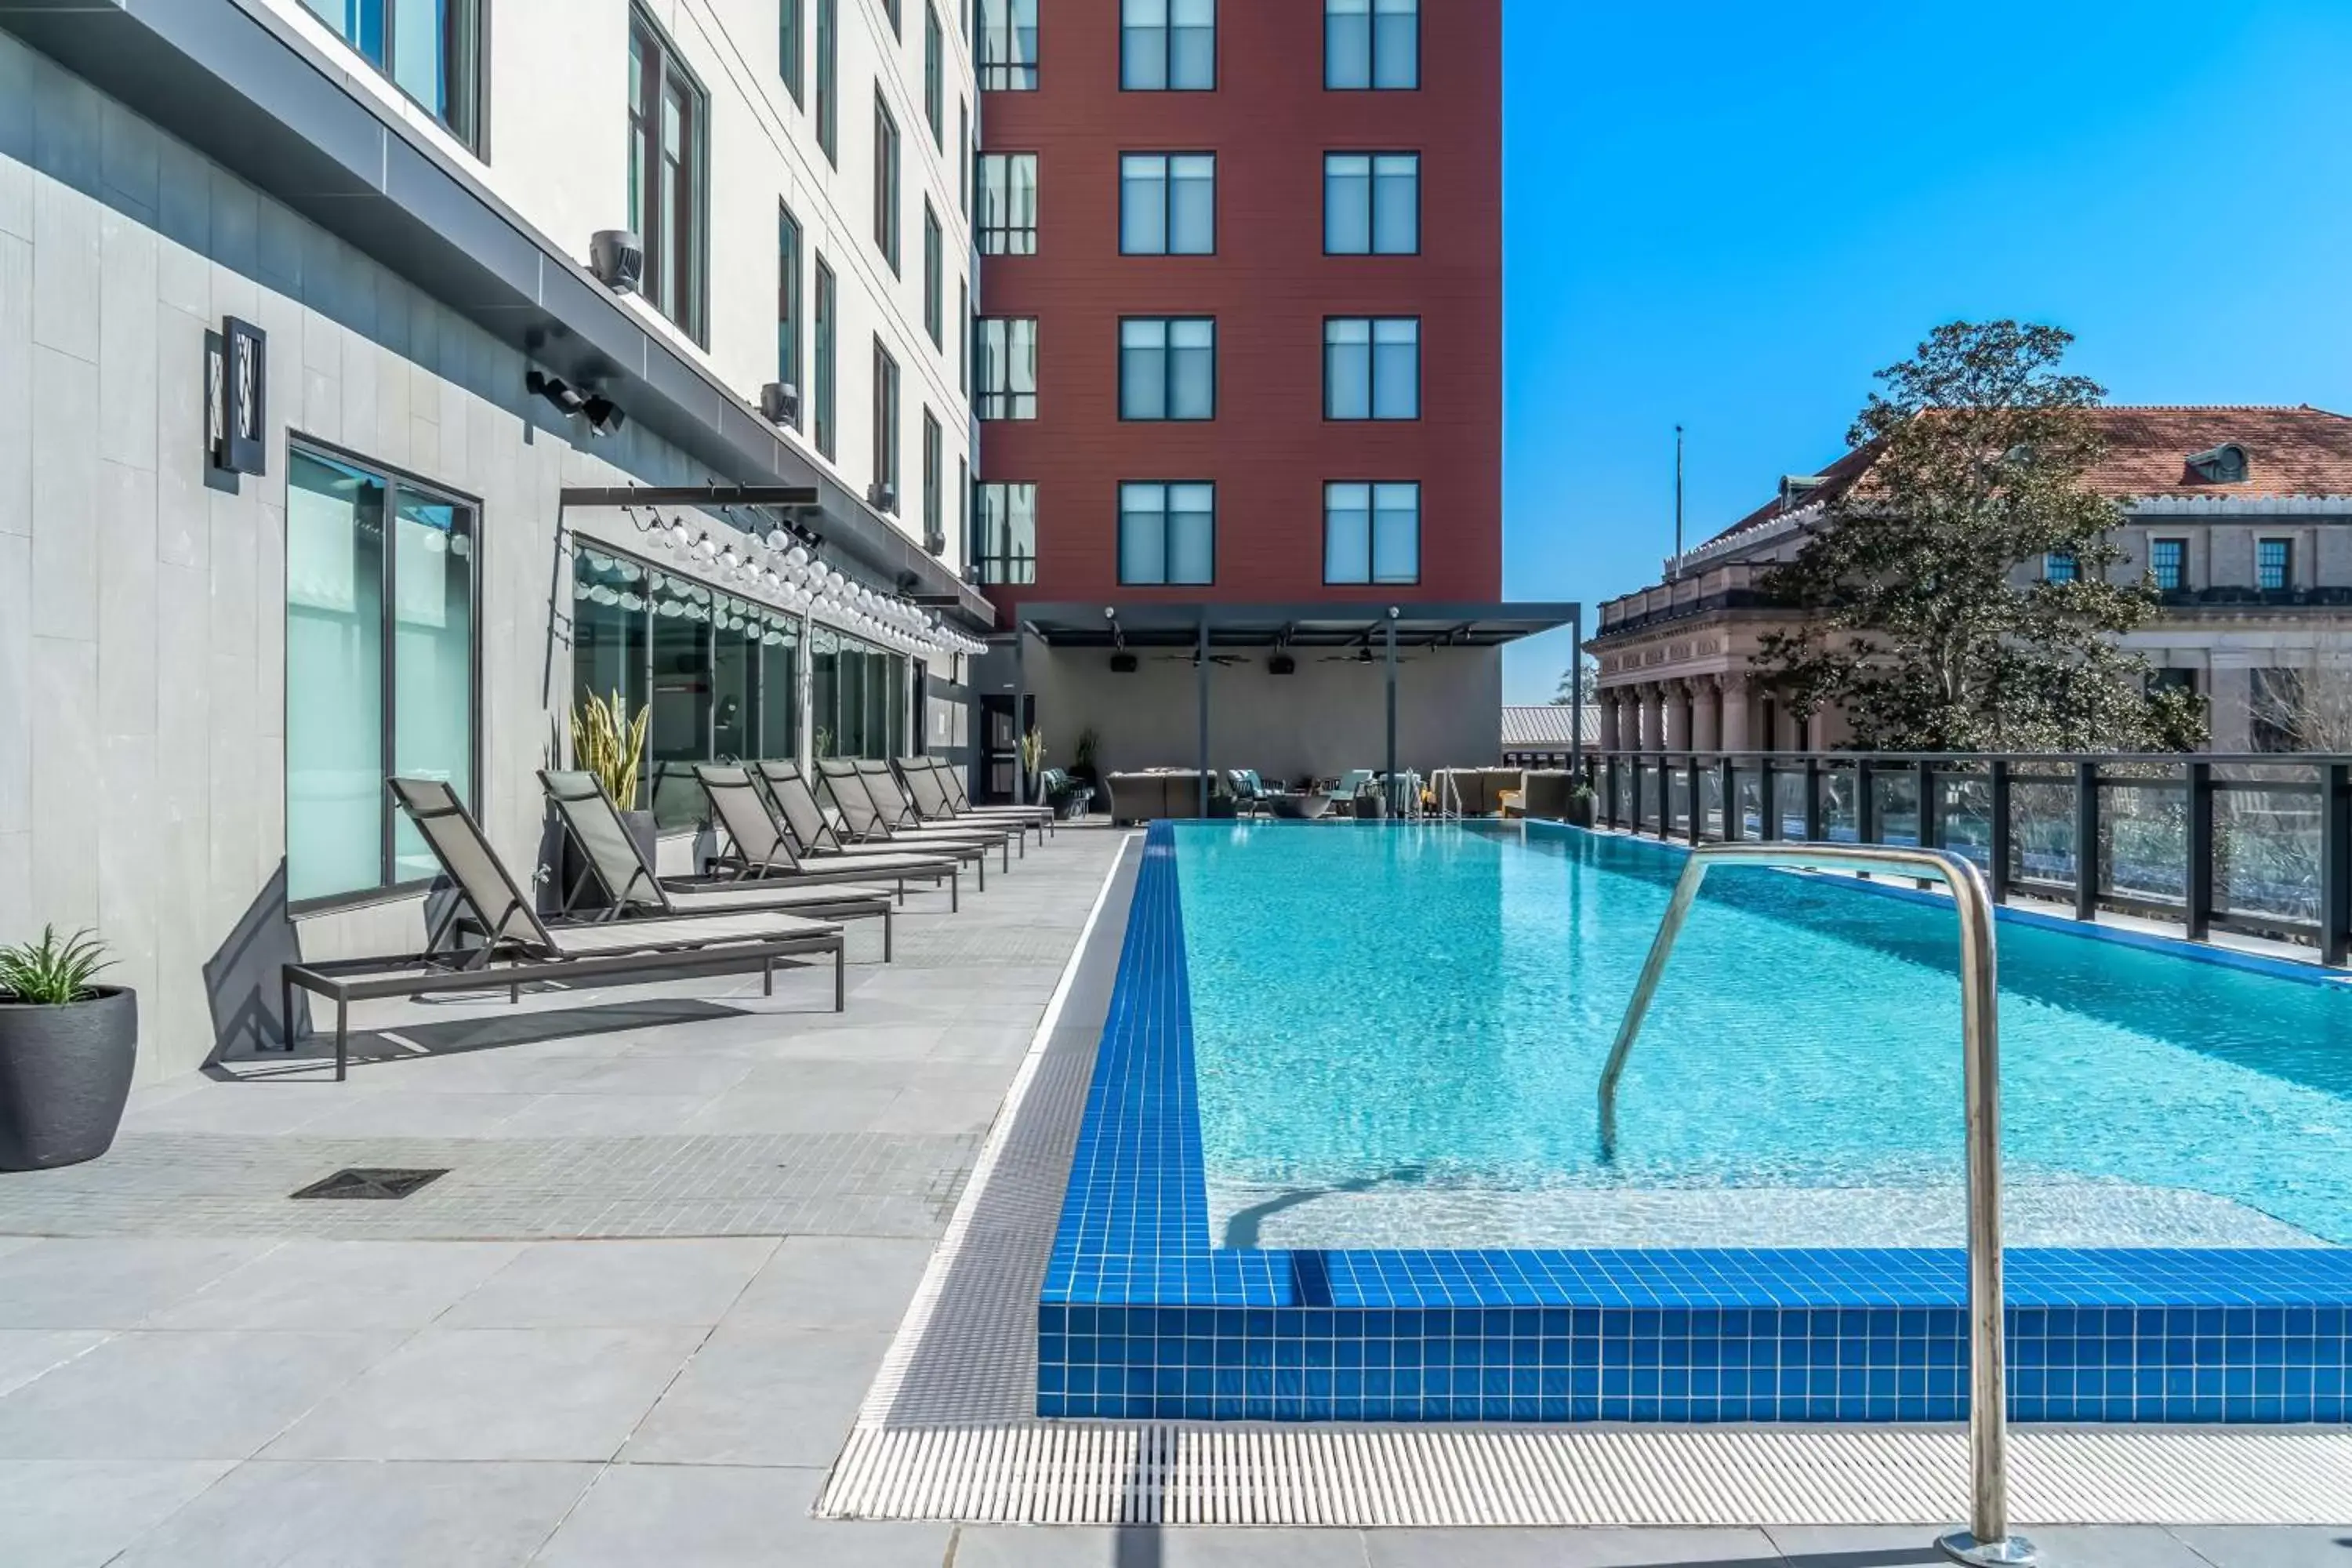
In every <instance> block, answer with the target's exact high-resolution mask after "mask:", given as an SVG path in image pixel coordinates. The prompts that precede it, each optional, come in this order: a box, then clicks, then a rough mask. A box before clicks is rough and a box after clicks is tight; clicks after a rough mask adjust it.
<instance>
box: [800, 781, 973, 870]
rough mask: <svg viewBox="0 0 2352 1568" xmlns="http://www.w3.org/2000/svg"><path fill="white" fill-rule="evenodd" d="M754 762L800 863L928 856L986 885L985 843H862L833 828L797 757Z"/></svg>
mask: <svg viewBox="0 0 2352 1568" xmlns="http://www.w3.org/2000/svg"><path fill="white" fill-rule="evenodd" d="M754 767H755V768H756V770H757V772H758V774H759V779H760V783H761V786H762V787H764V788H765V789H766V790H767V792H768V798H769V800H771V801H772V802H773V803H774V804H775V807H776V812H777V816H778V817H779V818H780V819H781V820H782V825H783V830H784V832H785V833H786V834H788V835H789V836H790V837H791V839H792V847H793V848H794V849H795V850H797V851H798V852H799V853H800V854H801V855H802V856H803V857H804V860H803V864H806V863H807V862H808V861H815V862H818V863H820V864H822V863H825V862H833V863H835V864H840V865H844V866H849V865H865V864H866V863H868V862H870V861H873V860H876V859H882V858H888V857H890V856H894V855H897V856H903V855H908V854H914V855H924V856H931V857H934V858H940V859H943V860H947V861H950V862H951V863H954V864H957V865H967V866H971V867H973V868H976V869H977V870H978V871H979V873H980V890H981V891H982V892H983V893H984V892H986V891H988V849H989V847H988V846H987V845H985V844H974V843H969V842H965V841H962V840H944V839H934V840H932V841H931V842H929V843H927V844H922V845H919V846H916V845H906V844H892V843H887V842H884V843H861V842H857V841H856V840H854V839H850V838H845V837H843V836H842V835H841V834H840V833H838V832H836V831H835V828H834V825H833V822H832V819H831V818H830V817H828V816H826V815H825V810H824V806H823V805H820V804H819V803H818V801H817V798H816V792H815V791H814V789H811V788H810V787H809V782H808V780H806V779H805V778H803V777H802V776H801V769H800V764H799V763H755V764H754ZM868 809H871V808H870V806H869V808H868Z"/></svg>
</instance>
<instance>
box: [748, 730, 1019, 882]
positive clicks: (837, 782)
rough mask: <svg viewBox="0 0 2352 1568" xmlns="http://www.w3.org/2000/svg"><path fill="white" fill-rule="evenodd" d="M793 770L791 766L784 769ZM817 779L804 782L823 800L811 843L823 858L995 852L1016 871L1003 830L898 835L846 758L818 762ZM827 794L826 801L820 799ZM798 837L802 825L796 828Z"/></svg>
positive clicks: (914, 831)
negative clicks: (916, 851) (863, 850)
mask: <svg viewBox="0 0 2352 1568" xmlns="http://www.w3.org/2000/svg"><path fill="white" fill-rule="evenodd" d="M791 765H792V764H790V763H784V764H782V766H786V767H789V766H791ZM816 768H817V776H816V779H815V780H814V783H811V782H809V781H807V780H803V787H805V788H806V789H807V790H808V791H809V797H810V798H811V799H812V800H816V799H819V798H822V800H823V801H824V804H825V805H829V806H830V807H831V809H830V810H825V809H824V807H822V806H821V807H820V808H819V811H818V822H819V827H818V830H817V834H816V837H815V838H814V840H813V841H812V842H814V844H815V845H816V846H817V847H818V848H819V850H820V852H825V851H830V850H834V849H855V848H858V847H868V848H870V847H875V846H877V845H884V844H887V845H891V846H894V847H898V848H899V849H901V850H906V849H912V848H915V847H936V848H939V849H941V850H950V849H954V850H962V849H975V848H976V849H978V850H979V851H980V852H981V853H982V855H983V856H985V855H986V854H987V852H988V851H989V850H991V849H993V850H996V851H998V852H999V853H1000V854H1002V855H1003V858H1004V869H1006V870H1008V871H1009V870H1011V869H1012V868H1013V842H1012V836H1011V835H1010V834H1009V833H1007V832H1006V831H1004V830H1003V829H1002V828H972V829H969V830H967V829H964V828H961V827H959V828H955V829H952V830H950V829H946V828H939V829H931V828H917V829H910V830H908V831H906V832H903V833H900V832H894V831H893V830H892V829H891V826H890V824H889V822H888V820H887V818H886V817H885V816H883V812H882V807H881V806H879V805H876V804H875V800H874V795H873V793H872V792H871V791H870V790H868V789H867V788H866V783H865V780H864V779H863V777H862V776H861V775H860V774H859V773H858V772H857V766H856V763H852V762H850V761H848V760H847V759H845V758H842V757H823V758H820V759H818V762H817V764H816ZM819 790H822V791H823V792H824V795H822V797H820V796H819V795H818V794H817V792H818V791H819ZM792 826H793V831H794V832H795V833H797V832H798V831H799V829H800V824H799V823H798V822H794V823H793V825H792Z"/></svg>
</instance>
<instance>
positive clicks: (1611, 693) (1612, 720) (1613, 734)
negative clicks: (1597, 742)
mask: <svg viewBox="0 0 2352 1568" xmlns="http://www.w3.org/2000/svg"><path fill="white" fill-rule="evenodd" d="M1599 696H1600V700H1601V750H1602V751H1604V752H1613V751H1615V750H1617V749H1618V747H1619V746H1620V745H1621V744H1622V742H1620V741H1619V739H1618V735H1619V730H1618V725H1617V692H1616V691H1615V690H1614V689H1611V690H1608V691H1603V692H1601V693H1600V694H1599Z"/></svg>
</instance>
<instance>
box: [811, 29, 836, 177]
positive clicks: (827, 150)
mask: <svg viewBox="0 0 2352 1568" xmlns="http://www.w3.org/2000/svg"><path fill="white" fill-rule="evenodd" d="M816 144H817V147H818V149H819V150H820V151H822V152H823V153H824V161H825V162H826V163H830V164H832V165H833V166H834V167H835V168H836V169H838V168H840V167H841V0H816Z"/></svg>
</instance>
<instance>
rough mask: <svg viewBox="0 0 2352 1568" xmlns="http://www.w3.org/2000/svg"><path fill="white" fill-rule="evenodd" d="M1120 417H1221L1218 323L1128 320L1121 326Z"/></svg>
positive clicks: (1197, 318)
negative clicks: (1218, 393) (1218, 412)
mask: <svg viewBox="0 0 2352 1568" xmlns="http://www.w3.org/2000/svg"><path fill="white" fill-rule="evenodd" d="M1118 416H1119V417H1120V418H1121V419H1213V418H1215V417H1216V416H1217V323H1216V320H1215V318H1213V317H1210V316H1130V317H1128V318H1126V319H1125V320H1123V321H1120V322H1119V324H1118Z"/></svg>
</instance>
